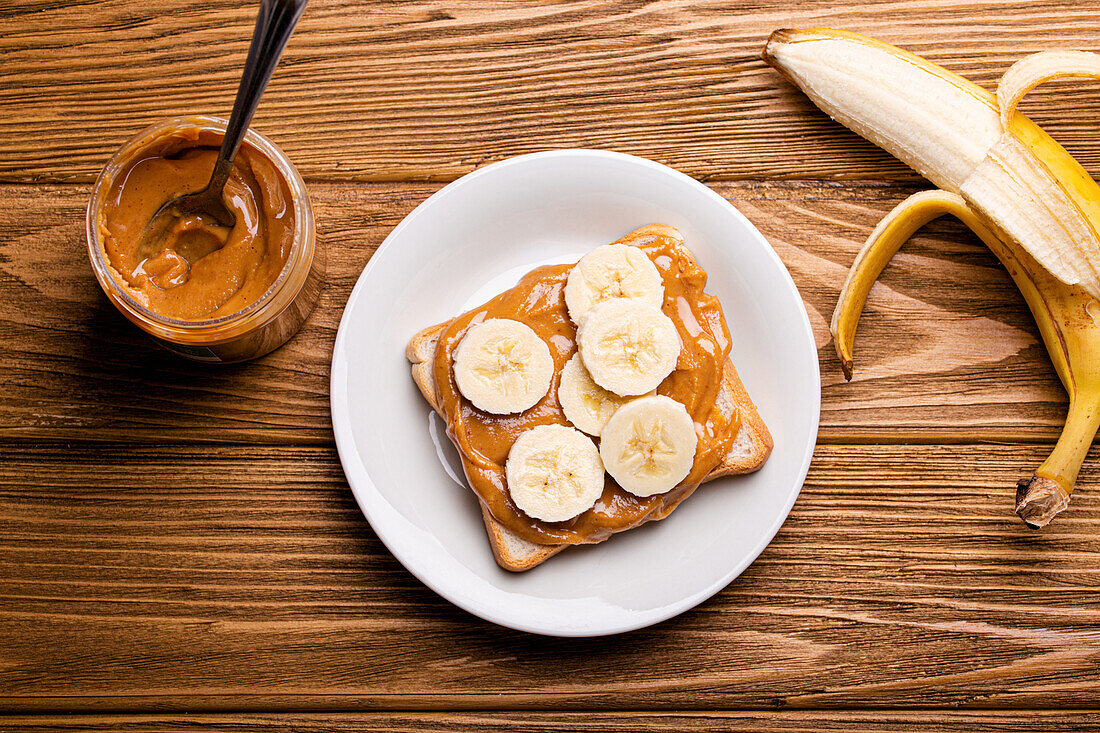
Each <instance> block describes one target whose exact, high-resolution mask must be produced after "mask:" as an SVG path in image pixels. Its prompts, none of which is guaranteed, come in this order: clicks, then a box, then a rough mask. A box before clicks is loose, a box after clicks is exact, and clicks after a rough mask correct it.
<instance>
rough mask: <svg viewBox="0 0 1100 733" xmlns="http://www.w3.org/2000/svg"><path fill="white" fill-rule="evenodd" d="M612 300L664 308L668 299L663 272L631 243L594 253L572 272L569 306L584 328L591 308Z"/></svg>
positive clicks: (567, 287)
mask: <svg viewBox="0 0 1100 733" xmlns="http://www.w3.org/2000/svg"><path fill="white" fill-rule="evenodd" d="M612 298H628V299H630V300H640V301H642V302H643V303H649V304H650V305H652V306H653V307H655V308H660V307H661V303H663V302H664V299H665V286H664V283H663V281H662V280H661V273H660V272H658V271H657V266H656V265H654V264H653V260H651V259H649V255H647V254H646V253H645V252H643V251H642V250H640V249H638V248H637V247H631V246H630V245H628V244H605V245H603V246H602V247H597V248H596V249H594V250H592V251H591V252H589V253H588V254H586V255H585V256H584V257H582V258H581V261H580V262H578V263H577V264H576V265H575V266H574V267H573V269H572V270H570V271H569V280H568V281H567V282H566V283H565V306H566V308H568V309H569V317H570V318H572V319H573V323H576V324H578V325H580V322H581V318H582V317H583V316H584V314H585V313H586V312H587V311H588V309H589V308H591V307H592V306H594V305H596V304H597V303H602V302H603V301H605V300H611V299H612Z"/></svg>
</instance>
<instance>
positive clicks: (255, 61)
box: [138, 0, 307, 254]
mask: <svg viewBox="0 0 1100 733" xmlns="http://www.w3.org/2000/svg"><path fill="white" fill-rule="evenodd" d="M306 2H307V0H260V12H259V14H258V15H257V16H256V29H255V30H254V31H253V32H252V45H250V46H249V47H248V59H247V60H246V61H245V64H244V73H243V74H242V75H241V84H240V86H239V87H237V98H236V100H234V102H233V113H232V114H231V115H230V116H229V124H228V125H227V126H226V130H225V137H224V138H222V147H221V150H220V151H219V152H218V159H217V161H216V162H215V163H214V172H213V173H212V174H211V175H210V182H209V183H207V184H206V188H204V189H202V190H201V191H197V192H195V193H187V194H183V195H182V196H177V197H175V198H173V199H169V200H168V201H166V202H165V203H164V205H162V206H161V207H160V208H159V209H157V212H156V213H155V214H154V215H153V218H152V219H150V220H149V223H148V224H147V225H146V226H145V229H144V231H143V232H142V235H141V241H140V242H139V244H138V251H139V252H143V253H147V254H151V253H152V252H155V251H156V248H157V245H158V244H160V242H161V241H163V239H164V236H165V234H166V233H167V232H168V231H169V230H170V229H172V228H173V227H174V226H175V225H176V223H177V222H178V221H179V220H180V219H182V218H184V217H188V216H195V215H205V216H209V217H210V218H212V219H214V220H215V221H216V222H217V223H218V224H219V225H221V226H224V227H229V228H232V227H233V225H234V224H236V223H237V217H236V215H235V214H234V213H233V212H232V211H231V210H230V209H229V208H228V207H227V206H226V205H225V202H224V200H223V198H222V189H224V188H225V183H226V181H228V180H229V174H230V172H231V171H232V170H233V158H235V157H236V155H237V151H238V150H239V149H240V147H241V141H242V140H243V139H244V135H245V132H246V131H247V130H248V123H249V122H251V121H252V115H253V113H254V112H255V111H256V107H257V106H258V105H259V103H260V97H261V96H262V95H263V93H264V89H265V88H266V87H267V82H268V81H269V80H270V79H271V74H272V73H273V72H274V71H275V66H276V64H278V63H279V57H280V56H281V55H282V53H283V49H284V48H286V43H287V41H288V40H290V34H291V33H292V32H293V31H294V26H295V25H297V23H298V18H300V17H301V16H302V11H303V10H304V9H305V7H306Z"/></svg>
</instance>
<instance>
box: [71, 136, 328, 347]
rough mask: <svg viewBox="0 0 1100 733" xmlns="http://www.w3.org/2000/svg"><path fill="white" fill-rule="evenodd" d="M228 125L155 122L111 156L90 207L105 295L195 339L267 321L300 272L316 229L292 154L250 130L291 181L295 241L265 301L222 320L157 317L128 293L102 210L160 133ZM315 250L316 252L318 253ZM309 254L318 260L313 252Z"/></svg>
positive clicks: (91, 244) (91, 246) (249, 139)
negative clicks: (108, 248) (110, 256)
mask: <svg viewBox="0 0 1100 733" xmlns="http://www.w3.org/2000/svg"><path fill="white" fill-rule="evenodd" d="M228 125H229V122H228V120H225V119H223V118H221V117H213V116H209V115H180V116H175V117H168V118H165V119H163V120H160V121H159V122H155V123H153V124H152V125H149V126H148V127H146V128H145V129H143V130H142V131H140V132H138V133H137V134H136V135H134V136H133V137H131V138H130V139H129V140H127V141H126V142H125V143H123V145H122V146H121V147H119V149H118V150H116V151H115V153H114V155H112V156H111V159H110V160H108V161H107V164H106V165H105V166H104V167H103V170H102V171H100V173H99V176H98V177H97V178H96V182H95V185H94V186H93V187H92V197H91V200H90V201H89V203H88V211H87V221H86V225H87V239H88V250H89V251H88V254H89V257H90V258H91V261H92V269H93V270H94V271H95V275H96V279H97V280H99V284H100V287H102V288H103V289H104V290H105V291H107V290H108V287H110V288H111V291H113V292H109V294H111V295H113V296H115V297H113V298H112V300H115V301H116V304H119V305H121V306H124V307H125V308H126V309H127V310H129V311H130V312H131V313H132V314H133V315H134V316H136V317H139V318H141V319H142V320H145V321H148V322H151V323H152V324H153V325H156V326H160V327H164V328H169V329H179V330H181V331H185V332H188V333H192V334H194V333H201V332H203V331H208V330H218V329H222V328H224V327H226V326H229V325H233V324H237V323H240V322H243V321H245V320H247V319H250V318H253V317H256V318H259V317H261V315H260V314H265V313H266V311H267V310H268V308H269V306H271V305H272V303H275V302H276V296H277V295H278V293H279V292H280V291H282V290H283V288H284V286H285V285H286V284H287V282H288V281H289V280H290V277H291V274H292V273H293V272H294V271H295V269H296V268H298V267H300V265H299V259H300V258H301V257H302V254H303V250H304V249H305V248H306V247H307V246H308V245H309V242H310V240H311V239H312V237H311V236H310V230H311V228H312V218H313V212H312V208H311V206H310V203H309V198H308V195H307V194H306V190H305V181H303V180H302V176H301V174H300V173H299V172H298V169H297V168H295V167H294V164H293V163H292V162H291V161H290V158H288V157H287V155H286V153H284V152H283V151H282V149H280V148H279V146H278V145H276V144H275V143H274V142H272V141H271V140H269V139H268V138H266V137H264V136H263V135H262V134H261V133H259V132H257V131H256V130H255V129H253V128H251V127H250V128H249V129H248V130H247V131H246V133H245V138H244V141H245V142H246V143H248V144H249V145H251V146H252V147H254V148H256V149H257V150H259V151H260V153H262V154H263V155H264V156H266V157H267V158H268V159H269V160H271V162H272V163H273V164H274V165H275V167H276V169H277V170H278V171H279V174H280V175H281V176H282V177H283V179H284V180H285V181H286V182H287V185H288V186H289V188H290V194H291V196H290V199H291V202H292V205H293V206H294V213H295V217H294V219H295V221H294V236H293V241H292V243H291V246H290V252H289V253H288V254H287V258H286V262H285V263H283V268H282V270H280V271H279V275H278V277H276V278H275V280H274V282H272V283H271V285H270V286H269V287H268V288H267V290H265V291H264V292H263V294H262V295H260V297H259V298H257V299H256V300H254V301H252V302H251V303H249V304H248V305H246V306H244V307H243V308H241V309H239V310H237V311H234V312H233V313H228V314H226V315H224V316H219V317H218V318H205V319H182V318H173V317H171V316H166V315H164V314H162V313H157V312H156V311H154V310H152V309H150V308H148V307H146V306H144V305H142V304H141V303H139V302H138V301H137V300H136V299H134V297H133V296H132V295H130V293H129V292H128V290H127V288H126V287H124V286H123V285H122V284H121V283H120V282H119V279H118V277H117V276H116V275H115V274H114V270H115V268H114V267H113V266H112V265H111V264H110V263H109V261H108V260H107V258H106V252H105V250H104V246H103V242H102V241H101V237H100V231H99V227H98V226H97V222H98V219H99V214H100V210H101V208H102V206H103V203H104V200H105V198H106V194H107V191H108V190H109V188H110V186H111V185H112V184H113V183H114V180H115V177H116V175H117V174H118V173H119V172H121V171H122V169H123V168H124V167H125V166H126V165H127V164H128V163H130V162H131V161H132V160H133V158H134V157H136V155H137V154H140V153H141V152H142V150H144V149H145V147H147V146H146V145H143V144H142V143H146V142H152V140H153V139H154V136H155V135H156V134H157V133H166V134H171V132H172V131H173V130H181V129H187V128H195V129H197V130H198V131H200V132H213V133H217V134H220V135H224V134H225V130H226V128H227V126H228ZM310 249H311V250H312V248H310ZM306 254H308V255H309V257H310V258H311V259H312V256H313V252H312V251H310V252H307V253H306ZM116 298H117V300H116Z"/></svg>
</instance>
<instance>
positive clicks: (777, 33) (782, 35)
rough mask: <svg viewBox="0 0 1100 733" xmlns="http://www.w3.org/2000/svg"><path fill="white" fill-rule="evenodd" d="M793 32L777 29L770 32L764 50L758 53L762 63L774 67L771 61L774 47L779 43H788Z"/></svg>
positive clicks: (786, 29)
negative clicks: (762, 60)
mask: <svg viewBox="0 0 1100 733" xmlns="http://www.w3.org/2000/svg"><path fill="white" fill-rule="evenodd" d="M793 32H794V31H792V30H791V29H790V28H779V29H778V30H774V31H772V33H771V35H770V36H768V42H767V43H765V44H764V50H763V51H761V52H760V58H762V59H764V63H766V64H769V65H771V66H775V63H774V61H773V59H774V50H775V49H774V47H775V46H777V45H779V44H781V43H788V42H789V41H790V40H791V33H793Z"/></svg>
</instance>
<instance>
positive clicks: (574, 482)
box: [504, 425, 604, 522]
mask: <svg viewBox="0 0 1100 733" xmlns="http://www.w3.org/2000/svg"><path fill="white" fill-rule="evenodd" d="M504 473H505V479H506V480H507V481H508V491H509V493H510V494H511V495H512V501H514V502H515V503H516V506H518V507H519V508H520V509H522V510H523V511H524V512H525V513H526V514H528V515H529V516H532V517H534V518H535V519H541V520H543V521H544V522H562V521H565V520H566V519H572V518H573V517H575V516H577V515H578V514H580V513H581V512H583V511H585V510H586V509H590V508H591V507H592V505H593V504H595V503H596V500H597V499H599V498H600V496H601V495H602V494H603V485H604V475H603V463H602V462H601V461H600V452H599V451H598V450H597V449H596V444H595V443H593V442H592V439H591V438H589V437H588V436H586V435H585V434H584V433H582V432H581V431H579V430H577V429H576V428H569V427H566V426H564V425H539V426H538V427H535V428H531V429H530V430H528V431H526V432H524V433H523V434H522V435H520V436H519V438H517V439H516V442H515V443H513V444H512V448H511V450H510V451H508V462H507V463H506V464H505V467H504Z"/></svg>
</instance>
